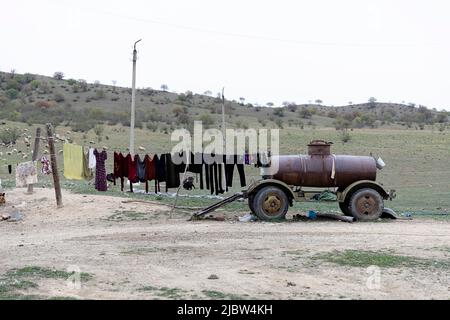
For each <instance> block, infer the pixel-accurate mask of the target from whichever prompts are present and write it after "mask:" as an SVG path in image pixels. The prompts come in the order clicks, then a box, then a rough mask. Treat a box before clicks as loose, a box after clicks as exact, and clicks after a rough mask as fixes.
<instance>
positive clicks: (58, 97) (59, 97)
mask: <svg viewBox="0 0 450 320" xmlns="http://www.w3.org/2000/svg"><path fill="white" fill-rule="evenodd" d="M53 99H54V100H55V101H56V102H63V101H64V100H65V97H64V95H62V94H61V93H55V95H54V96H53Z"/></svg>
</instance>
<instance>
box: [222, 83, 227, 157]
mask: <svg viewBox="0 0 450 320" xmlns="http://www.w3.org/2000/svg"><path fill="white" fill-rule="evenodd" d="M225 134H226V128H225V87H223V88H222V136H223V150H224V153H223V154H225V143H226V141H227V140H226V135H225Z"/></svg>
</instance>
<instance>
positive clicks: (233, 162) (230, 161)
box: [225, 155, 246, 187]
mask: <svg viewBox="0 0 450 320" xmlns="http://www.w3.org/2000/svg"><path fill="white" fill-rule="evenodd" d="M242 160H244V161H245V159H242V156H238V155H227V156H226V160H225V161H226V164H225V176H226V182H227V187H232V186H233V171H234V166H236V167H237V170H238V173H239V180H240V182H241V187H245V186H246V181H245V172H244V164H243V162H244V161H242Z"/></svg>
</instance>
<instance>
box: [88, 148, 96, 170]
mask: <svg viewBox="0 0 450 320" xmlns="http://www.w3.org/2000/svg"><path fill="white" fill-rule="evenodd" d="M96 165H97V160H96V159H95V155H94V148H89V169H94V168H95V166H96Z"/></svg>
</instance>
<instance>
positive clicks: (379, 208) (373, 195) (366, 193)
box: [349, 188, 384, 221]
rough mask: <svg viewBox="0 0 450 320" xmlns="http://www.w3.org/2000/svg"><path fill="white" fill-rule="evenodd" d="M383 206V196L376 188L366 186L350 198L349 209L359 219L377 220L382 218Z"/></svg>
mask: <svg viewBox="0 0 450 320" xmlns="http://www.w3.org/2000/svg"><path fill="white" fill-rule="evenodd" d="M383 208H384V201H383V198H382V197H381V195H380V194H379V193H378V192H377V191H376V190H374V189H370V188H364V189H361V190H358V191H356V192H355V193H354V194H352V196H351V198H350V205H349V210H350V212H351V214H352V216H353V217H355V219H357V220H361V221H373V220H377V219H378V218H380V216H381V213H382V212H383Z"/></svg>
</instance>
